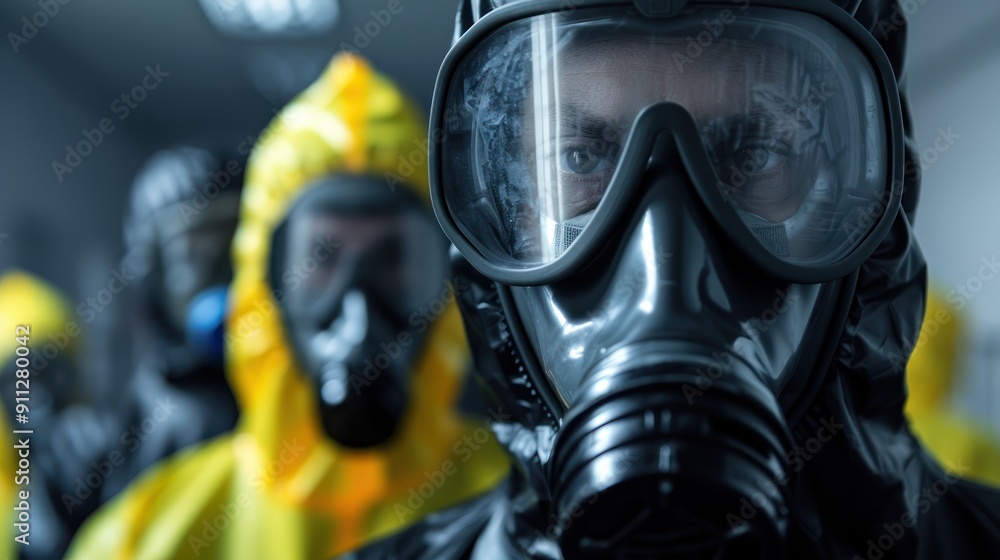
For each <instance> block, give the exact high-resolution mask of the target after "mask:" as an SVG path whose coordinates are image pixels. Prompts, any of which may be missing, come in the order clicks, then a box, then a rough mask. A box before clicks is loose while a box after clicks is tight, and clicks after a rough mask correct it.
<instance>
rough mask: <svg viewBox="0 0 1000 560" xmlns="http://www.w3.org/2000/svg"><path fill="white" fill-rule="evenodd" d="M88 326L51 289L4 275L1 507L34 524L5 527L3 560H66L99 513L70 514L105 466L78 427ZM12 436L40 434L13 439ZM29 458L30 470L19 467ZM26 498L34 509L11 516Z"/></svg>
mask: <svg viewBox="0 0 1000 560" xmlns="http://www.w3.org/2000/svg"><path fill="white" fill-rule="evenodd" d="M81 323H82V322H81ZM81 323H78V322H77V321H76V320H75V316H74V315H73V313H72V307H71V306H70V304H69V302H68V301H67V300H66V298H65V297H64V296H63V294H62V293H60V292H59V290H58V289H56V288H55V287H54V286H52V285H50V284H49V283H48V282H46V281H44V280H42V279H41V278H38V277H36V276H34V275H32V274H30V273H27V272H23V271H17V270H15V271H9V272H7V273H4V274H2V275H0V333H2V334H3V336H2V337H0V395H2V396H3V405H2V407H0V408H2V410H3V414H2V418H0V434H2V435H0V437H2V438H4V441H3V443H0V468H2V469H4V470H3V472H4V473H6V474H5V475H4V476H2V477H0V507H2V508H3V511H8V512H10V511H13V512H14V514H15V515H18V516H22V517H24V516H25V515H26V518H27V523H25V524H22V525H14V524H13V523H18V521H24V519H19V520H18V521H11V522H9V523H8V522H5V523H3V524H2V526H3V529H2V531H0V533H2V534H0V538H3V539H4V540H3V543H4V545H3V546H4V547H5V548H3V549H2V551H3V552H8V554H7V555H5V556H3V557H4V558H15V557H19V558H22V559H29V558H30V559H33V558H61V557H62V555H63V553H64V552H65V550H66V547H67V546H68V545H69V542H70V538H71V537H72V536H73V533H74V531H76V529H77V528H78V527H79V526H80V524H81V523H82V522H83V520H84V518H85V517H86V515H87V514H89V513H90V512H91V511H93V508H91V509H87V508H85V507H75V505H74V504H70V506H69V507H67V503H66V501H65V500H64V498H65V497H66V496H71V495H72V493H73V492H74V487H75V486H76V485H77V484H79V483H80V481H81V478H82V477H84V476H86V473H87V472H88V471H89V470H90V469H91V465H90V463H91V461H94V460H99V459H100V457H99V452H94V451H93V450H94V449H97V446H92V445H91V444H92V443H93V442H92V441H91V440H90V438H89V436H88V435H87V434H86V433H83V432H82V431H81V428H82V426H80V425H79V423H77V422H76V421H75V418H76V417H77V414H76V412H77V409H78V408H79V407H80V406H82V403H83V402H84V400H85V399H84V391H83V387H82V384H81V380H80V379H79V375H78V370H77V349H78V347H79V345H80V343H79V340H78V338H79V337H80V335H81V333H82V329H81ZM19 398H20V399H21V400H18V399H19ZM19 404H20V405H22V408H18V405H19ZM12 429H16V430H30V431H32V432H33V433H30V434H29V433H26V434H13V433H12V431H11V430H12ZM15 445H16V446H17V447H16V448H15ZM25 455H26V457H25ZM22 457H24V458H25V459H27V469H24V468H21V467H23V466H24V465H20V466H16V465H18V460H19V459H20V458H22ZM17 471H20V472H17ZM22 491H27V493H28V494H27V496H28V500H26V501H27V502H28V508H27V509H25V508H21V509H20V510H11V509H9V508H11V507H14V505H15V504H20V503H21V501H22V500H21V496H20V492H22ZM15 537H20V538H21V539H20V542H21V543H22V544H21V545H18V546H16V549H17V550H12V549H10V548H6V547H7V545H8V544H9V543H14V544H17V542H15V540H14V538H15ZM25 543H27V546H25Z"/></svg>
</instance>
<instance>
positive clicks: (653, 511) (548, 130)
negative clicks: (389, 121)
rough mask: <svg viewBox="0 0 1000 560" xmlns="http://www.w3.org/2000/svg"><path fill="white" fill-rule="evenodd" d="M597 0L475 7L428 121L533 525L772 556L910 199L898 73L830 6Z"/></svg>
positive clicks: (598, 542) (629, 545)
mask: <svg viewBox="0 0 1000 560" xmlns="http://www.w3.org/2000/svg"><path fill="white" fill-rule="evenodd" d="M597 4H598V3H597V2H594V3H593V6H592V7H591V6H590V3H585V5H583V6H579V8H580V9H577V10H572V11H571V10H563V9H562V8H556V7H555V3H552V4H551V5H550V4H545V5H544V6H543V5H541V4H540V3H539V4H535V3H522V4H521V5H519V6H512V7H511V8H510V9H503V8H502V9H499V10H497V11H496V12H495V13H491V14H490V15H489V16H486V17H484V18H483V20H482V25H479V26H478V27H477V28H476V29H473V30H470V32H469V33H468V34H467V35H466V36H463V38H462V39H461V40H460V41H459V43H458V44H457V45H456V46H455V48H453V50H452V52H451V53H450V54H449V57H448V59H447V60H446V61H445V64H444V66H443V68H442V71H441V74H440V76H439V82H438V90H437V96H436V102H435V113H434V115H433V118H432V125H433V126H441V127H443V128H444V129H445V131H446V133H447V134H446V135H445V139H444V141H443V142H441V145H440V149H439V150H438V151H437V152H436V153H434V154H432V156H433V157H432V158H431V178H432V184H433V189H432V193H433V195H434V196H435V197H436V198H435V203H436V208H437V211H438V217H439V220H440V221H441V223H442V226H443V227H444V229H445V231H446V233H447V234H448V236H449V238H450V239H451V240H452V241H453V242H454V243H455V245H456V247H457V248H458V250H459V251H460V253H461V255H462V257H464V259H466V260H467V261H468V263H467V264H466V263H462V262H461V261H458V262H457V265H458V267H459V270H460V271H462V274H465V275H467V277H468V283H469V284H470V285H472V286H476V287H477V288H475V289H471V290H468V291H466V292H465V293H464V294H462V296H461V302H462V311H463V315H464V316H465V318H466V321H467V327H468V328H467V330H468V331H469V333H470V339H471V340H472V344H473V354H474V356H475V358H476V360H477V362H478V366H479V369H480V370H481V372H482V373H483V375H484V376H486V377H487V380H488V381H489V382H490V385H491V386H492V387H493V389H494V392H495V394H496V397H497V398H498V400H500V401H501V402H504V403H507V404H509V405H510V406H512V407H513V408H514V409H515V410H516V411H517V412H518V413H519V417H518V420H517V422H514V423H511V424H510V425H507V426H498V427H497V433H498V436H500V437H501V438H502V439H504V440H505V442H506V443H507V445H508V448H509V449H511V451H512V453H514V454H515V456H517V457H518V458H519V459H520V461H521V463H522V465H523V466H524V472H525V473H526V482H527V485H528V486H530V488H531V490H532V492H533V495H534V496H535V500H537V505H538V508H537V510H536V511H534V512H532V513H525V516H523V517H522V519H526V518H527V516H528V515H542V516H543V517H547V518H548V519H550V520H551V523H549V524H548V526H549V528H550V531H549V532H547V533H545V534H544V537H545V538H546V539H553V540H555V541H556V542H557V543H558V546H559V549H560V551H561V554H562V555H563V556H564V557H568V558H575V557H642V558H646V557H679V558H774V557H777V556H779V555H780V554H781V552H782V550H783V549H784V545H785V543H786V542H787V540H788V538H789V535H790V532H791V531H790V525H791V523H790V519H791V512H792V511H793V509H794V510H796V511H800V512H801V511H805V508H798V507H793V504H792V499H793V497H794V496H795V495H796V494H797V493H796V491H795V489H794V487H795V485H796V480H795V477H794V472H791V471H790V469H788V463H789V460H790V459H789V458H790V457H792V455H790V453H791V451H792V449H793V444H792V437H791V434H790V430H789V425H790V424H791V423H794V421H795V420H797V418H798V417H799V416H800V415H801V414H802V412H803V408H804V407H807V406H809V403H811V402H812V400H813V398H814V396H815V394H816V393H817V391H818V390H819V387H820V384H821V383H822V381H823V377H824V376H823V374H824V372H825V371H826V368H827V366H828V364H829V361H830V356H831V353H832V352H833V344H832V343H831V341H830V340H829V338H830V337H831V335H833V336H838V335H839V333H840V332H841V331H842V329H843V324H844V321H845V318H846V310H847V307H848V298H850V296H851V293H852V292H851V290H852V289H853V278H854V276H855V275H856V273H857V269H858V267H859V266H860V265H861V263H862V262H864V260H865V259H867V258H868V256H870V255H871V254H872V251H874V249H875V247H876V246H877V245H878V243H879V241H880V240H881V239H882V238H883V237H884V236H885V233H886V231H887V230H888V228H889V226H890V225H891V223H892V220H893V218H894V217H895V215H896V208H897V206H898V202H899V198H900V192H901V189H900V186H899V185H898V184H897V182H896V181H894V177H895V176H896V175H897V174H898V171H899V170H900V169H901V163H902V157H901V155H902V141H901V128H900V114H899V106H898V93H897V92H896V91H895V82H894V81H893V80H892V77H891V74H890V73H889V70H888V63H887V62H886V61H885V60H884V59H883V58H884V57H883V58H878V57H876V56H874V55H872V56H869V55H871V54H872V53H876V54H877V46H875V45H873V44H872V43H873V41H871V37H870V36H867V35H866V34H865V33H864V31H863V30H857V29H852V28H850V27H849V26H850V25H853V24H854V22H853V20H850V18H849V17H848V16H847V15H846V14H844V13H843V12H842V11H839V10H837V9H836V8H834V7H832V6H829V5H826V4H823V5H822V6H821V5H819V4H816V3H813V4H810V9H811V10H810V11H812V12H814V13H811V14H807V13H805V12H804V11H799V10H794V9H789V6H787V5H785V4H782V3H779V2H775V3H773V4H774V5H773V6H770V5H767V6H763V7H757V6H756V5H755V6H752V7H744V9H737V8H736V7H729V6H727V9H728V10H729V11H728V12H726V15H725V16H723V15H720V13H719V10H718V9H717V7H716V6H702V5H700V4H699V5H697V6H694V5H693V7H692V8H691V9H690V10H688V11H681V12H680V13H678V14H676V17H675V18H672V19H671V18H668V19H660V18H658V17H652V16H650V15H649V14H647V13H645V12H642V11H641V9H639V8H632V9H630V8H628V7H625V6H619V7H617V8H615V9H612V8H605V7H602V6H598V5H597ZM622 4H625V3H624V2H623V3H622ZM639 4H643V3H637V6H638V5H639ZM668 4H669V3H668ZM764 4H767V3H764ZM814 4H815V5H814ZM643 5H644V4H643ZM515 8H516V9H515ZM505 13H506V16H505ZM662 15H666V14H662ZM723 17H724V18H725V20H726V21H723V20H722V19H719V22H718V24H714V23H712V22H714V21H715V20H714V19H713V18H723ZM487 20H489V21H492V22H493V23H492V24H488V23H487ZM706 22H708V23H706ZM842 25H843V26H848V27H847V29H848V30H850V33H844V28H843V27H841V28H838V26H842ZM706 28H707V31H706ZM702 32H704V33H707V34H708V36H709V37H710V38H711V40H710V41H708V43H709V45H708V46H703V47H700V48H701V50H700V51H698V52H697V53H694V54H692V52H691V51H689V42H688V37H695V36H698V34H699V33H702ZM855 32H858V33H856V35H857V36H856V37H855V36H852V34H854V33H855ZM696 46H697V44H696ZM500 84H503V85H502V86H501V85H500ZM469 265H471V266H469ZM491 281H492V282H493V283H495V284H493V285H491ZM751 499H752V500H753V506H754V512H755V513H754V515H743V513H742V512H743V511H745V508H744V507H743V501H745V500H751ZM515 503H517V504H524V503H528V501H527V500H521V501H515ZM797 505H798V504H796V506H797ZM534 526H536V527H537V523H534Z"/></svg>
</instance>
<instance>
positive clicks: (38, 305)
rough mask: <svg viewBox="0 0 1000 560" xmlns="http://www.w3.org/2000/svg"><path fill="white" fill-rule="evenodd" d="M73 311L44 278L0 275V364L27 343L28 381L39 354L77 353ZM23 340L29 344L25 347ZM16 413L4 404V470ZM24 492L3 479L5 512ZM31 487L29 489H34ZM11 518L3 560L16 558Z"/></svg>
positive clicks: (0, 492) (10, 457)
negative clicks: (11, 424) (10, 416)
mask: <svg viewBox="0 0 1000 560" xmlns="http://www.w3.org/2000/svg"><path fill="white" fill-rule="evenodd" d="M70 310H71V307H70V305H69V303H68V302H67V301H66V299H65V298H64V297H63V296H62V294H61V293H59V291H58V290H56V289H55V288H54V287H53V286H51V285H50V284H49V283H48V282H45V281H44V280H42V279H41V278H38V277H36V276H34V275H31V274H28V273H27V272H21V271H12V272H8V273H6V274H4V275H3V276H0V333H3V336H2V337H0V367H4V366H6V364H7V363H9V362H10V361H12V360H14V359H16V358H17V357H18V355H19V354H18V353H17V348H18V347H19V346H27V347H28V355H27V356H26V357H27V358H28V359H29V362H30V365H29V367H28V370H29V371H30V374H29V378H28V381H29V383H30V381H31V377H33V376H35V375H36V374H37V373H38V372H37V371H36V370H35V366H37V364H38V363H39V361H37V360H36V358H37V357H38V356H41V358H42V360H46V358H45V354H44V352H47V353H49V356H50V358H48V359H51V357H55V355H56V353H57V352H70V353H72V352H74V351H75V348H76V340H75V337H76V335H78V334H79V332H80V331H79V329H78V328H77V326H76V323H73V327H72V328H68V327H69V326H70V323H71V321H72V314H71V311H70ZM19 325H24V326H25V327H27V329H18V326H19ZM67 331H69V333H67ZM25 336H26V339H25V338H24V337H25ZM56 340H58V342H56ZM22 341H23V342H26V343H27V344H25V345H22V344H21V342H22ZM60 344H61V345H62V346H64V348H63V349H60V348H59V345H60ZM22 352H23V351H22ZM43 363H44V362H43ZM4 382H6V383H11V384H13V383H14V380H13V379H5V380H4ZM29 389H30V385H29ZM12 414H13V412H12V411H5V410H3V406H2V404H0V433H2V434H4V438H7V439H6V440H5V441H3V442H0V468H2V469H4V470H5V472H9V473H13V472H14V471H15V470H16V469H15V462H16V459H17V457H15V455H14V453H13V448H12V447H11V446H12V445H13V441H11V440H10V439H9V438H10V437H11V435H10V434H11V429H15V428H12V427H11V426H10V424H9V422H8V420H7V419H8V415H12ZM22 427H23V426H22ZM21 490H24V489H23V488H21V487H15V486H14V477H13V476H5V477H2V480H0V508H3V511H6V512H11V511H13V510H12V509H11V508H13V506H14V502H15V501H19V500H18V498H17V497H16V493H17V492H18V491H21ZM28 491H29V493H30V488H28ZM8 515H9V514H8ZM12 518H13V519H11V520H10V521H8V522H6V523H3V524H2V527H3V528H2V529H0V539H2V542H3V543H4V544H3V545H2V546H0V552H4V553H6V555H5V556H4V557H5V558H13V557H15V555H16V551H15V550H14V546H13V545H14V535H13V534H12V531H13V528H14V527H13V523H16V522H17V521H16V518H14V516H12Z"/></svg>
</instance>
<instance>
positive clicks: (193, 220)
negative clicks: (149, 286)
mask: <svg viewBox="0 0 1000 560" xmlns="http://www.w3.org/2000/svg"><path fill="white" fill-rule="evenodd" d="M190 202H191V201H185V202H181V203H177V204H173V205H170V206H167V207H165V208H162V209H160V210H159V211H158V212H156V213H155V214H154V215H153V217H152V223H153V227H154V228H155V229H156V237H157V239H158V240H159V244H160V247H159V249H160V255H161V259H162V262H163V290H164V298H163V302H162V303H163V307H164V310H165V312H166V313H167V315H168V319H169V320H170V322H171V327H172V328H173V329H174V332H177V333H182V332H184V330H185V323H186V322H187V319H188V312H189V310H190V306H191V303H192V302H193V301H194V300H195V298H196V297H197V296H198V294H201V293H203V292H205V290H207V289H209V288H212V287H213V286H220V285H226V284H228V283H229V282H230V281H231V280H232V270H231V268H232V267H231V264H230V262H229V250H230V246H231V244H232V240H233V234H234V233H235V231H236V223H237V221H238V218H239V202H240V197H239V193H222V194H221V195H219V196H218V197H217V198H215V199H213V200H212V201H211V202H210V203H209V204H207V205H205V206H204V207H203V208H201V209H199V210H197V211H195V210H194V209H193V207H192V205H191V204H190Z"/></svg>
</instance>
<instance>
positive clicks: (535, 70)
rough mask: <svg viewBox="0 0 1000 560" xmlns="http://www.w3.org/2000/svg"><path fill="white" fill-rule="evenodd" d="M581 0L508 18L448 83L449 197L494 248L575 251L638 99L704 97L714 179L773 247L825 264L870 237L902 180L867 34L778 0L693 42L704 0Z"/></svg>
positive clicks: (521, 257) (470, 231)
mask: <svg viewBox="0 0 1000 560" xmlns="http://www.w3.org/2000/svg"><path fill="white" fill-rule="evenodd" d="M577 12H579V13H577V14H576V15H574V16H569V17H567V16H563V15H559V14H550V15H544V16H537V17H534V18H531V19H527V20H523V21H520V22H516V23H513V24H510V25H508V26H506V27H505V28H502V29H501V30H499V31H497V32H495V33H494V34H492V35H491V36H489V37H488V38H487V39H485V40H484V41H483V42H482V43H481V44H480V45H478V46H477V47H476V48H475V49H473V50H472V51H470V53H469V54H468V55H467V56H466V58H465V59H464V60H463V61H462V62H461V63H460V64H459V66H458V70H457V72H456V74H455V77H454V79H453V82H452V84H451V87H450V89H449V94H448V96H447V99H446V115H448V122H447V126H448V131H449V134H448V135H447V139H446V141H445V143H444V146H443V157H444V161H445V162H446V165H444V171H443V172H444V175H443V179H444V184H445V197H446V201H447V203H448V208H449V210H450V212H451V213H452V215H453V217H454V219H455V221H456V222H457V224H458V226H459V227H460V228H461V229H462V230H463V232H464V233H465V234H466V235H467V236H468V237H469V238H470V240H471V241H472V242H473V243H474V244H475V245H476V246H477V247H478V248H479V249H480V251H482V252H483V253H484V254H485V255H486V256H487V257H488V258H490V259H492V260H494V261H496V262H497V263H498V264H502V265H506V266H511V267H514V268H524V267H531V266H538V265H541V264H546V263H548V262H551V261H553V260H555V259H557V258H559V257H560V256H561V255H563V254H564V253H565V252H566V250H568V248H569V247H570V246H571V245H572V244H573V243H574V242H575V240H576V239H577V238H578V237H579V236H580V235H581V233H582V232H583V230H584V229H585V227H586V225H587V224H588V223H590V222H591V220H592V218H593V217H594V216H595V215H596V213H597V212H599V209H598V206H599V204H600V202H601V201H602V200H603V199H604V198H605V196H606V194H607V190H608V187H609V185H610V184H611V181H612V177H613V176H614V174H615V172H616V170H617V169H618V167H619V164H620V162H621V160H622V156H623V151H624V147H625V144H626V138H627V137H628V134H629V132H630V131H631V129H632V127H633V125H634V122H635V119H636V117H637V116H638V115H639V114H640V112H641V111H642V110H643V109H645V108H647V107H649V106H650V105H653V104H656V103H662V102H672V103H676V104H679V105H681V106H682V107H684V108H685V109H686V110H687V111H688V112H689V113H690V114H691V115H692V117H693V118H694V120H695V122H696V124H697V126H698V129H699V131H700V135H701V141H702V143H703V145H704V146H705V148H706V151H707V152H708V154H709V158H710V160H711V161H710V163H711V166H712V168H713V169H714V170H715V172H716V174H717V176H718V178H719V183H718V185H716V186H717V187H718V189H719V191H720V193H721V194H722V196H723V198H724V199H725V200H727V201H728V202H729V203H730V204H731V205H732V206H733V208H734V210H735V214H736V215H737V216H739V218H740V219H741V220H742V222H743V224H744V225H745V226H746V231H747V233H748V234H749V235H752V236H753V237H754V238H755V239H757V240H758V241H759V242H760V244H761V246H762V247H764V248H765V249H767V250H768V251H770V252H771V253H772V254H774V255H776V256H778V257H781V258H783V259H786V260H788V261H790V262H795V263H798V264H806V265H808V264H815V265H826V264H829V263H831V262H835V261H836V260H838V259H841V258H843V257H844V256H846V254H848V253H849V252H850V251H852V250H853V249H854V248H855V247H856V246H857V245H858V244H859V243H860V241H861V240H862V239H863V238H864V234H865V233H866V232H867V230H868V229H869V228H870V227H871V226H872V225H873V222H874V220H872V216H871V212H872V211H871V209H872V208H873V207H876V206H877V205H878V204H879V201H880V199H881V198H882V196H883V194H884V193H885V192H886V190H887V189H886V182H887V179H886V177H887V172H886V169H885V163H884V162H885V161H886V157H887V156H886V152H887V150H886V142H887V140H886V133H885V130H884V128H885V126H884V117H883V114H884V109H883V107H882V103H881V99H880V97H879V95H878V94H877V91H878V89H877V80H876V77H875V73H874V71H873V69H872V68H871V66H870V64H869V63H868V62H867V59H866V58H865V57H864V55H863V54H862V53H861V51H860V50H859V49H858V47H857V46H855V45H854V44H853V43H851V42H849V41H848V40H847V39H846V38H845V37H844V36H843V35H842V34H840V33H839V32H838V31H836V30H835V29H834V28H833V27H832V26H830V25H829V24H827V23H825V22H824V21H822V20H820V19H818V18H815V17H813V16H809V15H805V14H800V13H792V12H786V11H783V10H775V9H753V10H748V11H747V12H746V13H745V14H743V15H742V16H741V17H740V18H739V19H737V20H736V21H735V22H734V23H732V24H730V25H728V26H725V27H724V28H723V29H721V30H720V32H719V36H718V38H717V39H715V40H714V41H713V42H712V43H711V44H710V45H709V46H708V47H705V48H703V49H699V50H698V51H696V52H695V53H692V51H691V49H690V43H689V41H688V38H689V37H691V36H694V35H696V34H697V31H698V30H700V29H701V27H699V26H701V21H702V20H703V19H704V18H705V16H706V15H707V12H705V13H694V14H692V15H690V16H687V17H684V18H678V19H676V20H671V21H669V22H666V23H664V22H662V21H660V20H657V21H656V22H655V25H654V24H651V23H650V20H646V19H644V18H641V17H638V16H634V17H631V18H626V20H625V23H622V20H621V18H620V17H616V18H614V19H613V20H612V19H611V18H604V17H603V16H602V12H601V11H600V10H596V11H595V10H590V11H589V12H588V11H586V10H578V11H577ZM695 55H697V56H695ZM717 219H722V218H721V217H719V216H717Z"/></svg>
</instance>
